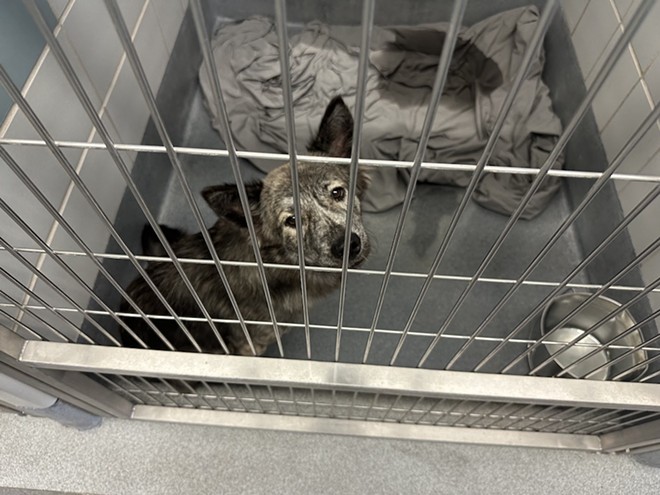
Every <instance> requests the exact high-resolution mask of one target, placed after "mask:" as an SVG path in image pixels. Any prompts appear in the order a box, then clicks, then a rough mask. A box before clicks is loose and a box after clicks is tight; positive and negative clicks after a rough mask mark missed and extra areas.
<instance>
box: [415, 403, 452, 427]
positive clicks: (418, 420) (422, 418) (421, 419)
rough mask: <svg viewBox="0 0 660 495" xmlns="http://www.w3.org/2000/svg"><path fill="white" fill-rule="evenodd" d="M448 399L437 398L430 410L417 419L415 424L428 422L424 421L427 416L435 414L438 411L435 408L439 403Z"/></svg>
mask: <svg viewBox="0 0 660 495" xmlns="http://www.w3.org/2000/svg"><path fill="white" fill-rule="evenodd" d="M445 401H446V399H436V400H435V401H434V402H433V403H432V404H431V405H430V406H429V410H428V411H426V412H425V413H424V414H422V415H421V416H420V417H419V419H417V421H415V424H418V425H419V424H426V423H423V421H424V420H425V419H426V417H427V416H433V413H434V412H436V410H435V408H436V407H438V406H439V405H441V404H443V403H444V402H445Z"/></svg>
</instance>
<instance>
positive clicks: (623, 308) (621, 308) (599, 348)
mask: <svg viewBox="0 0 660 495" xmlns="http://www.w3.org/2000/svg"><path fill="white" fill-rule="evenodd" d="M658 286H660V278H658V279H656V280H655V282H653V283H652V284H651V285H649V286H648V287H646V289H644V290H643V291H642V292H640V293H639V294H637V295H635V297H633V298H632V299H630V300H629V301H627V302H626V303H624V304H622V305H621V306H619V307H617V308H616V309H614V310H613V311H610V312H609V313H608V314H607V317H603V318H601V319H600V320H599V321H598V322H596V323H595V324H593V325H591V326H590V327H589V328H588V329H586V330H585V331H584V334H583V335H582V336H581V337H585V336H587V335H591V334H592V333H594V332H595V331H596V330H597V329H598V328H599V327H600V326H601V325H603V324H604V323H605V322H607V321H608V320H609V319H610V318H614V317H616V316H617V315H619V314H621V313H623V312H624V311H626V310H627V309H628V308H630V306H632V305H634V304H636V303H637V302H639V301H640V300H641V299H643V298H644V297H645V296H646V295H647V294H648V293H649V292H651V291H652V290H653V289H655V288H656V287H658ZM585 306H586V305H585ZM578 312H579V311H578ZM576 314H577V313H576ZM658 314H660V310H658V311H656V312H655V314H653V315H651V316H649V317H647V318H645V319H644V321H643V322H640V323H635V324H634V325H631V326H630V327H629V328H626V329H625V330H624V331H623V332H621V333H620V334H619V335H616V336H614V337H613V338H611V339H610V340H609V341H608V342H606V343H604V344H602V345H599V346H597V347H595V348H594V349H593V350H591V351H589V352H588V353H587V354H585V355H584V356H582V357H581V358H579V359H578V360H576V361H574V362H572V363H571V364H570V365H569V366H567V367H566V368H564V369H563V370H562V371H561V372H559V373H558V374H557V378H561V377H562V376H564V375H566V373H567V372H569V371H570V370H571V369H573V367H574V366H576V365H577V364H579V363H581V362H583V361H585V360H586V359H588V358H589V357H591V356H593V355H594V354H596V353H597V352H600V351H602V350H603V349H607V348H608V347H609V346H610V345H611V344H612V343H613V342H616V341H617V340H619V339H622V338H624V337H625V336H626V335H630V334H631V333H632V332H634V331H635V330H637V329H638V328H640V327H641V326H643V325H644V324H646V323H649V322H650V321H653V320H654V319H655V318H656V316H657V315H658ZM564 319H566V318H563V319H562V320H564ZM569 319H570V318H568V319H566V321H565V322H563V323H561V326H563V325H564V324H565V323H566V322H567V321H568V320H569ZM561 326H560V325H559V324H558V325H555V327H553V328H551V329H550V330H549V331H548V333H547V334H546V335H545V336H544V337H543V340H545V339H546V337H548V338H549V335H550V334H552V333H553V332H554V331H555V330H556V328H561ZM580 340H581V339H580V338H578V339H573V340H571V341H570V342H567V343H566V344H564V345H562V346H561V349H559V350H558V351H556V352H553V353H552V354H551V356H550V357H549V358H547V359H546V360H544V361H543V362H542V363H540V364H539V365H538V366H536V367H535V368H534V369H532V370H531V371H530V372H529V374H530V375H532V374H536V373H538V371H539V370H541V369H542V368H543V367H545V366H546V365H547V364H548V363H550V362H551V361H552V359H554V358H555V357H556V356H558V355H559V354H561V353H562V352H564V351H566V350H567V349H570V348H571V347H572V346H573V345H575V344H576V343H577V342H578V341H580ZM622 357H623V356H619V357H618V358H616V362H619V361H621V359H622ZM614 364H615V363H614V361H610V362H607V363H605V364H603V365H602V366H599V367H598V368H595V369H593V370H592V371H590V372H589V373H588V374H587V375H585V376H584V377H581V378H589V377H591V376H592V375H593V374H594V373H595V372H597V371H599V370H601V369H603V368H609V367H611V366H614Z"/></svg>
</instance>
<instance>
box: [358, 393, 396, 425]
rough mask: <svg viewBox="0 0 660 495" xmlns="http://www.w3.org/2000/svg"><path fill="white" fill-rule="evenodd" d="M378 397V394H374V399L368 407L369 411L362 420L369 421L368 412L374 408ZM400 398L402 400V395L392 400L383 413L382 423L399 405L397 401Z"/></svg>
mask: <svg viewBox="0 0 660 495" xmlns="http://www.w3.org/2000/svg"><path fill="white" fill-rule="evenodd" d="M378 397H379V394H375V395H374V399H373V401H371V405H370V406H369V409H368V410H367V413H366V416H365V418H364V419H369V412H370V411H371V409H372V408H373V407H374V404H375V403H376V400H377V399H378ZM402 398H403V396H402V395H397V396H396V397H395V398H394V400H393V401H392V403H391V404H390V407H388V408H387V410H386V411H385V414H384V415H383V419H382V421H385V420H386V419H387V418H388V417H389V416H390V414H391V413H392V410H394V409H395V408H396V405H397V404H398V403H399V401H400V400H401V399H402Z"/></svg>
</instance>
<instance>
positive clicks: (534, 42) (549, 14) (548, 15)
mask: <svg viewBox="0 0 660 495" xmlns="http://www.w3.org/2000/svg"><path fill="white" fill-rule="evenodd" d="M556 9H557V2H556V0H549V1H548V3H547V4H546V7H545V9H544V10H543V13H542V15H541V18H540V19H539V22H538V25H537V28H536V30H535V32H534V35H533V37H532V39H531V40H530V44H529V46H528V47H527V50H526V52H525V55H524V57H523V60H522V62H521V65H520V69H519V70H518V72H517V73H516V77H515V79H514V81H513V83H512V85H511V89H510V90H509V92H508V93H507V96H506V98H505V100H504V102H503V103H502V107H501V108H500V111H499V113H498V115H497V119H496V120H495V125H494V126H493V130H492V132H491V134H490V136H489V138H488V141H487V143H486V146H485V147H484V151H483V153H482V154H481V157H480V158H479V162H478V163H477V167H476V169H475V170H474V172H473V173H472V178H471V179H470V183H469V184H468V186H467V188H466V189H465V192H463V196H462V198H461V202H460V204H459V206H458V208H457V209H456V211H455V212H454V214H453V215H452V219H451V222H450V224H449V227H448V229H447V232H446V233H445V236H444V238H443V239H442V243H441V245H440V248H439V249H438V252H437V254H436V256H435V258H434V260H433V263H432V264H431V268H430V269H429V273H428V276H427V277H426V279H425V280H424V284H423V286H422V289H421V290H420V292H419V294H418V296H417V299H416V300H415V304H414V306H413V309H412V311H411V312H410V316H409V318H408V321H407V322H406V324H405V326H404V329H403V333H402V334H401V337H400V338H399V342H398V343H397V345H396V348H395V350H394V354H393V355H392V359H391V360H390V365H393V364H394V363H395V361H396V359H397V357H398V356H399V352H400V351H401V349H402V348H403V344H404V341H405V339H406V337H407V336H408V333H409V332H410V329H411V328H412V325H413V322H414V320H415V317H416V315H417V313H418V311H419V309H420V307H421V305H422V302H423V300H424V299H425V297H426V294H427V293H428V291H429V289H430V287H431V284H432V282H433V277H434V275H435V272H436V271H437V269H438V267H439V266H440V263H442V260H443V259H444V256H445V254H446V252H447V249H448V247H449V244H450V242H451V239H452V237H453V235H454V232H455V231H456V228H457V227H458V223H459V221H460V219H461V217H462V215H463V212H464V211H465V208H466V207H467V205H468V203H469V201H470V199H471V197H472V193H473V192H474V190H475V189H476V188H477V185H478V184H479V181H480V180H481V177H482V175H483V171H484V168H485V167H486V165H487V164H488V160H489V159H490V157H491V155H492V153H493V150H494V149H495V145H496V143H497V141H498V139H499V137H500V133H501V131H502V128H503V127H504V123H505V121H506V117H507V116H508V114H509V111H510V109H511V107H512V106H513V103H514V101H515V98H516V95H517V94H518V91H519V90H520V88H521V86H522V83H523V82H524V80H525V76H526V75H527V72H528V71H529V68H530V67H531V65H532V63H533V62H534V59H535V56H536V54H537V52H538V50H539V48H540V46H541V43H542V41H543V37H544V36H545V33H546V31H547V29H548V27H549V26H550V22H551V21H552V18H553V16H554V13H555V11H556ZM548 162H549V164H548V169H549V168H550V166H551V165H552V164H553V163H554V160H553V161H549V160H548ZM530 197H531V195H530ZM521 204H522V203H521ZM520 213H522V208H520ZM502 242H503V239H502ZM496 246H497V241H496V244H494V245H493V247H491V252H492V251H493V248H495V247H496ZM497 247H499V246H497ZM493 255H494V253H493ZM489 261H490V260H489V259H488V256H487V257H486V259H485V260H484V262H483V263H482V265H483V264H484V263H486V264H487V263H488V262H489ZM480 268H481V272H482V273H483V271H484V270H485V267H483V268H482V267H480ZM479 276H480V274H476V275H475V276H474V277H472V280H471V281H470V283H469V284H468V286H467V287H466V290H465V291H463V294H461V296H460V297H459V299H458V301H457V304H455V305H454V307H453V308H452V311H451V313H450V315H449V316H450V318H452V319H453V316H454V314H455V313H456V312H457V311H458V307H459V306H460V304H461V303H462V301H463V299H464V298H465V297H466V296H467V291H468V290H469V289H471V287H472V285H474V283H476V280H477V279H478V278H479ZM447 325H448V323H446V324H445V325H443V327H442V328H441V329H440V331H439V332H438V334H437V335H436V336H435V337H434V339H433V340H432V341H431V342H430V344H429V346H428V347H427V350H426V351H425V352H424V354H423V355H422V358H421V359H420V361H419V363H418V367H421V366H422V365H423V364H424V363H425V362H426V360H427V359H428V356H429V355H430V354H431V351H432V350H433V349H434V348H435V346H436V344H437V343H438V342H439V341H440V338H441V337H442V335H443V334H444V332H445V330H446V327H447Z"/></svg>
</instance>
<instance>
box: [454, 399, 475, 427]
mask: <svg viewBox="0 0 660 495" xmlns="http://www.w3.org/2000/svg"><path fill="white" fill-rule="evenodd" d="M469 402H470V401H465V403H466V405H467V404H468V403H469ZM482 405H483V402H477V403H476V404H475V405H474V406H473V407H471V408H470V409H468V410H467V411H466V412H464V413H461V414H459V416H458V418H456V419H455V420H454V421H453V422H451V423H449V426H456V425H457V424H458V423H459V422H461V421H463V420H464V419H465V418H466V417H469V416H470V414H472V413H473V412H474V411H476V410H477V409H479V408H480V407H481V406H482Z"/></svg>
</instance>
